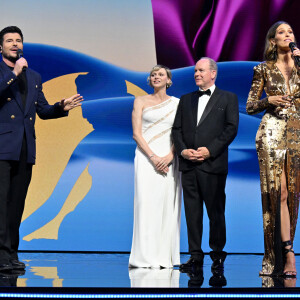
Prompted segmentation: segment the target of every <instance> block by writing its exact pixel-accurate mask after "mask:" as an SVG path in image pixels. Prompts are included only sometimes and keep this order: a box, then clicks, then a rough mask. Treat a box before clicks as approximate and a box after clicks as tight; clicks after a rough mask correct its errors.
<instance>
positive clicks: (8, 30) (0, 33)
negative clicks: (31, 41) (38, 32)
mask: <svg viewBox="0 0 300 300" xmlns="http://www.w3.org/2000/svg"><path fill="white" fill-rule="evenodd" d="M7 33H18V34H19V35H20V36H21V39H22V43H23V33H22V31H21V29H20V28H19V27H17V26H8V27H5V28H3V29H2V30H1V31H0V45H1V46H3V37H4V35H5V34H7Z"/></svg>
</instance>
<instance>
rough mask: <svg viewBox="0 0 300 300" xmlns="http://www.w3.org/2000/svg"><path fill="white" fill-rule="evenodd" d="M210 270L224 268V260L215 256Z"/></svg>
mask: <svg viewBox="0 0 300 300" xmlns="http://www.w3.org/2000/svg"><path fill="white" fill-rule="evenodd" d="M211 269H212V270H224V260H222V259H221V258H217V259H215V260H214V261H213V263H212V265H211Z"/></svg>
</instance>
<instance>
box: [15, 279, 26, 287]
mask: <svg viewBox="0 0 300 300" xmlns="http://www.w3.org/2000/svg"><path fill="white" fill-rule="evenodd" d="M26 286H27V278H18V279H17V287H26Z"/></svg>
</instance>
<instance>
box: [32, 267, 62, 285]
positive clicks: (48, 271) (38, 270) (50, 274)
mask: <svg viewBox="0 0 300 300" xmlns="http://www.w3.org/2000/svg"><path fill="white" fill-rule="evenodd" d="M30 271H31V272H33V273H34V274H35V275H37V276H41V277H43V278H45V279H53V282H52V287H62V286H63V284H62V283H63V279H60V278H59V276H58V274H57V267H31V268H30Z"/></svg>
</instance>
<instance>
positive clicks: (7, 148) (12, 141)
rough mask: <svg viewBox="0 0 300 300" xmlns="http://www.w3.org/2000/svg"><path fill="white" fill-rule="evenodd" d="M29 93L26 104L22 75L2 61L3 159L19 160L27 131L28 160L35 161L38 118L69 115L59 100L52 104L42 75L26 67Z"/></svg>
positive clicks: (0, 141)
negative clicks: (45, 92) (23, 97)
mask: <svg viewBox="0 0 300 300" xmlns="http://www.w3.org/2000/svg"><path fill="white" fill-rule="evenodd" d="M25 72H26V77H27V85H28V93H27V98H26V106H25V108H24V107H23V104H22V99H21V94H20V91H19V85H18V78H17V77H16V76H15V74H14V73H13V72H12V71H11V70H10V68H9V67H8V66H7V65H6V64H5V63H4V62H3V61H2V62H0V160H14V161H18V160H19V158H20V152H21V148H22V141H23V137H24V134H25V135H26V142H27V162H28V163H31V164H34V163H35V157H36V147H35V138H36V137H35V129H34V124H35V118H36V113H37V114H38V116H39V117H40V118H41V119H53V118H59V117H63V116H66V115H67V114H68V113H67V112H64V111H63V110H62V109H61V107H60V105H59V103H56V104H54V105H49V104H48V102H47V100H46V99H45V96H44V93H43V91H42V81H41V76H40V74H38V73H37V72H35V71H33V70H31V69H29V68H28V69H26V71H25Z"/></svg>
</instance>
